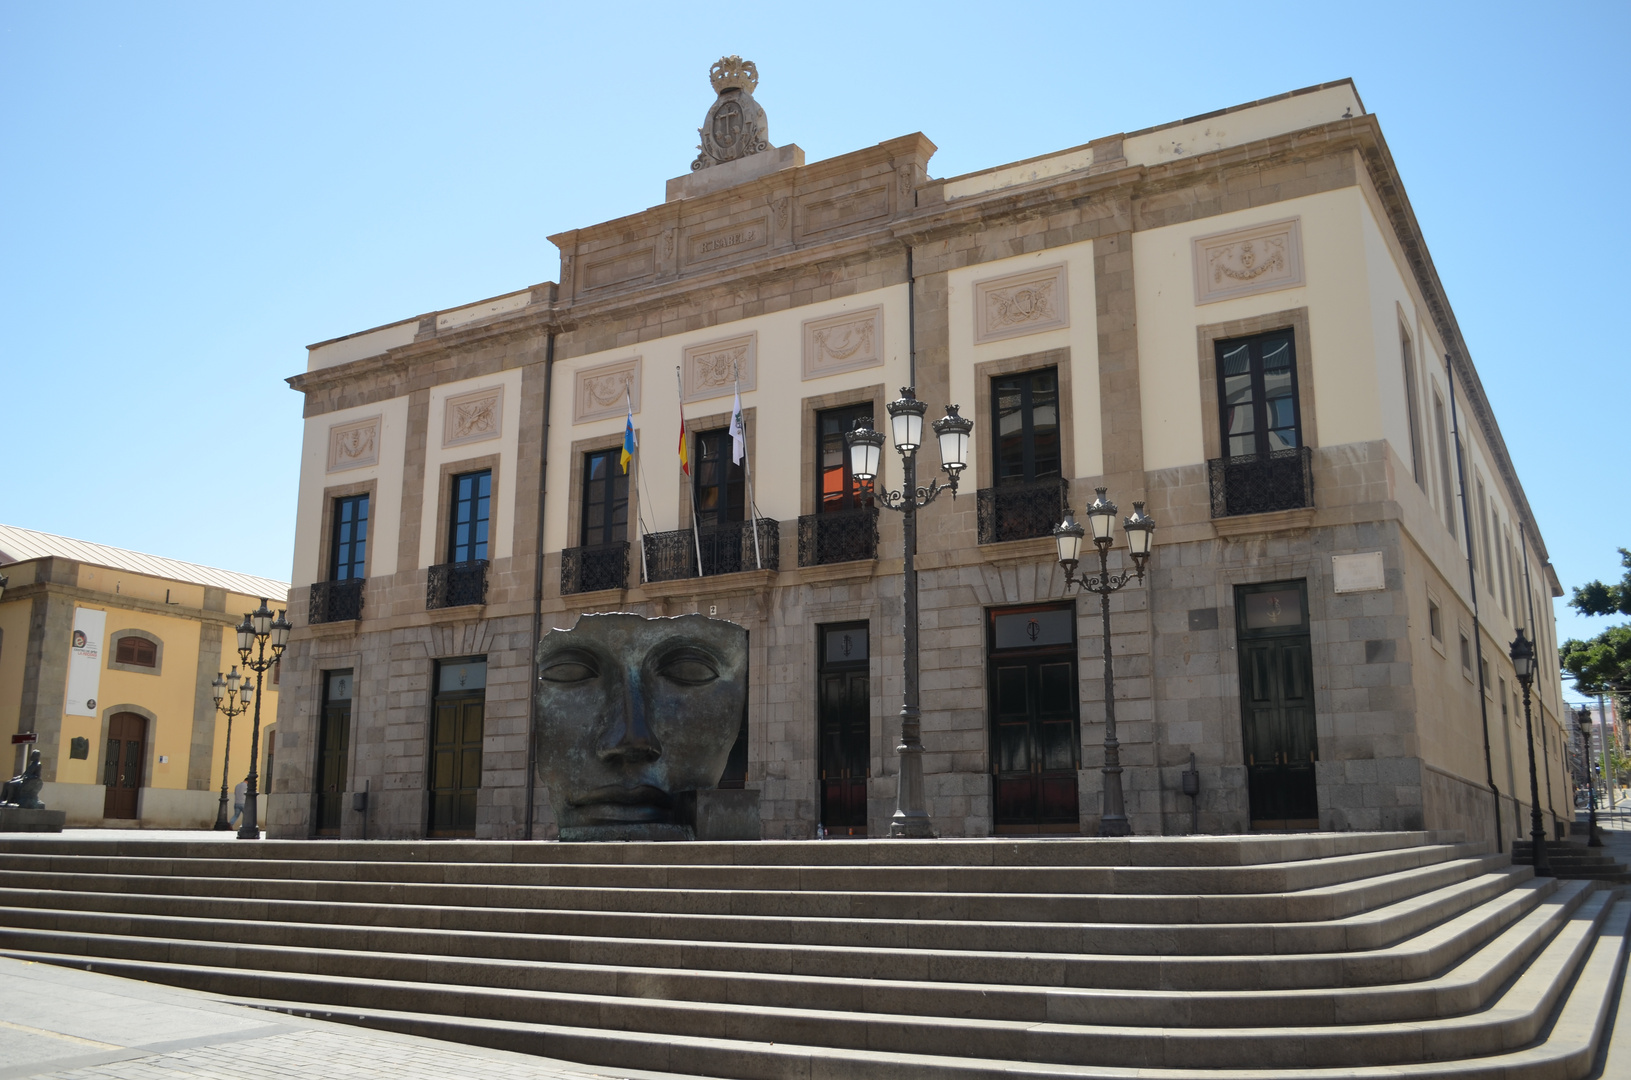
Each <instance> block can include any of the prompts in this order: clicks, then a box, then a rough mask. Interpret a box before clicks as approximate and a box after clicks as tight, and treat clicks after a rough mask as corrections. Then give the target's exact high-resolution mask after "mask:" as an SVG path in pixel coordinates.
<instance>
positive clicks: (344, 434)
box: [328, 416, 380, 473]
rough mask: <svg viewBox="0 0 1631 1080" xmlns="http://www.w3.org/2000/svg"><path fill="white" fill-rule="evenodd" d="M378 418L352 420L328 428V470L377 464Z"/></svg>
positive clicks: (335, 470) (342, 470)
mask: <svg viewBox="0 0 1631 1080" xmlns="http://www.w3.org/2000/svg"><path fill="white" fill-rule="evenodd" d="M379 424H380V418H379V417H377V416H370V417H369V418H368V419H366V420H353V421H351V422H350V423H348V424H335V425H334V426H333V427H331V428H329V429H328V471H329V472H331V473H332V472H344V471H345V470H346V469H360V468H362V467H363V466H364V465H377V464H379Z"/></svg>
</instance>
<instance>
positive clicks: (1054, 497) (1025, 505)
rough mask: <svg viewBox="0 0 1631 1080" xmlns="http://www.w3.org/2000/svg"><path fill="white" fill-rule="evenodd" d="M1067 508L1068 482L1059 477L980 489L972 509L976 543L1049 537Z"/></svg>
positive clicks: (1068, 501)
mask: <svg viewBox="0 0 1631 1080" xmlns="http://www.w3.org/2000/svg"><path fill="white" fill-rule="evenodd" d="M1069 508H1070V481H1068V480H1066V479H1065V478H1064V477H1062V476H1051V477H1048V478H1047V479H1045V480H1032V481H1030V482H1028V483H1020V484H1003V485H1002V486H1000V487H989V488H981V489H980V491H979V494H978V498H977V500H976V504H975V509H976V516H977V523H978V526H979V533H978V536H979V542H980V543H982V544H998V543H1001V542H1003V541H1004V540H1030V539H1032V538H1034V537H1038V536H1052V535H1053V527H1054V526H1055V525H1057V524H1059V522H1061V521H1063V520H1064V516H1065V514H1066V512H1067V511H1068V510H1069Z"/></svg>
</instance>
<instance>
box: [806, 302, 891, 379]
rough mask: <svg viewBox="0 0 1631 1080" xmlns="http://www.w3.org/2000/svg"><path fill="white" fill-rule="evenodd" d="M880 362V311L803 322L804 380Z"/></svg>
mask: <svg viewBox="0 0 1631 1080" xmlns="http://www.w3.org/2000/svg"><path fill="white" fill-rule="evenodd" d="M882 363H883V308H881V307H870V308H863V309H862V310H860V311H846V312H844V313H843V314H841V315H829V316H828V317H826V318H825V319H806V320H805V322H804V378H805V379H807V380H808V379H819V378H821V377H822V376H824V375H837V374H839V373H840V372H844V371H858V370H860V369H861V368H869V367H877V366H878V365H880V364H882Z"/></svg>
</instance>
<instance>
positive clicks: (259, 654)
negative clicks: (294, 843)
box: [238, 596, 289, 840]
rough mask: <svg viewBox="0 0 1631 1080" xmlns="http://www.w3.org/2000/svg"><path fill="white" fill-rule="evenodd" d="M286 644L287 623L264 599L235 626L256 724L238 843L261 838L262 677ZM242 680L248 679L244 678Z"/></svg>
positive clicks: (252, 739) (251, 736)
mask: <svg viewBox="0 0 1631 1080" xmlns="http://www.w3.org/2000/svg"><path fill="white" fill-rule="evenodd" d="M268 638H270V639H271V645H272V655H271V656H267V655H266V645H267V639H268ZM288 644H289V623H288V620H286V619H285V618H284V617H283V612H282V611H279V612H278V613H277V619H276V620H274V619H273V618H272V612H271V610H270V609H268V608H267V606H266V597H264V596H263V597H261V606H260V607H258V608H256V609H255V610H254V611H251V612H250V613H249V614H247V615H245V616H244V621H243V622H241V623H239V624H238V657H239V658H240V659H241V660H242V661H243V665H244V668H245V669H246V670H247V671H253V672H254V673H255V693H254V698H255V723H254V727H253V728H252V729H251V732H250V743H249V775H248V777H246V778H245V780H246V782H247V784H248V785H249V787H248V791H247V792H246V793H245V794H244V823H243V827H242V828H240V829H239V830H238V839H239V840H259V839H260V835H261V830H260V822H259V816H258V815H257V814H256V812H255V811H256V799H255V784H256V781H257V780H258V779H259V776H260V774H259V771H258V769H259V763H260V741H261V676H262V675H264V674H265V673H266V672H267V671H269V670H270V669H271V667H272V665H273V664H275V663H277V662H278V658H279V657H281V656H282V655H283V650H284V648H285V647H286V646H287V645H288ZM245 678H246V679H247V678H248V676H247V675H245Z"/></svg>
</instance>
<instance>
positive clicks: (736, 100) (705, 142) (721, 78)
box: [691, 56, 771, 172]
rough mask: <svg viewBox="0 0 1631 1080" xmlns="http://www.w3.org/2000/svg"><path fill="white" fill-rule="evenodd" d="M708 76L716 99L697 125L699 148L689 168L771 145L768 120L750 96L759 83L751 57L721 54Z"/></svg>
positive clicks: (721, 162) (717, 163)
mask: <svg viewBox="0 0 1631 1080" xmlns="http://www.w3.org/2000/svg"><path fill="white" fill-rule="evenodd" d="M708 78H709V80H710V81H711V82H712V83H713V84H714V92H715V93H717V94H718V95H719V99H718V100H717V101H715V102H714V104H713V107H712V108H710V109H709V110H708V115H707V117H706V118H705V119H704V120H703V122H702V126H701V127H700V128H698V129H697V134H698V135H700V136H702V142H701V143H699V144H698V146H697V149H698V150H699V151H701V152H700V153H698V154H697V159H696V160H695V161H693V162H691V171H692V172H697V171H699V170H701V169H706V168H709V167H711V166H714V165H723V164H724V163H725V162H727V161H735V160H737V159H738V158H745V157H747V156H748V155H749V154H757V153H760V152H761V151H764V150H769V149H771V142H770V121H769V120H768V119H766V118H765V111H764V109H762V108H760V107H759V103H758V102H757V101H754V100H753V91H754V90H755V89H757V88H758V86H759V69H758V67H757V66H756V65H755V64H754V63H753V61H752V60H744V59H742V58H741V57H740V56H724V57H721V58H720V59H719V60H718V61H716V62H715V63H714V66H713V67H711V68H710V69H708Z"/></svg>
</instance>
